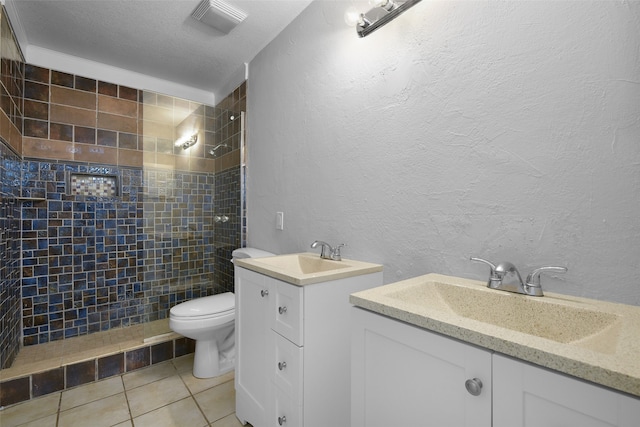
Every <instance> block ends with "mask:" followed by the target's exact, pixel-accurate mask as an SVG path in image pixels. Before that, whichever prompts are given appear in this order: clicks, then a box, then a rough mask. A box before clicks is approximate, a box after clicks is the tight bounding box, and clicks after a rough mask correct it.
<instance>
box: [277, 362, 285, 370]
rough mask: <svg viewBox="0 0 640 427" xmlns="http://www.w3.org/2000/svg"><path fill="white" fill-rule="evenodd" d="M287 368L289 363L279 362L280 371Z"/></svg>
mask: <svg viewBox="0 0 640 427" xmlns="http://www.w3.org/2000/svg"><path fill="white" fill-rule="evenodd" d="M286 367H287V362H278V369H280V370H281V371H282V370H283V369H284V368H286Z"/></svg>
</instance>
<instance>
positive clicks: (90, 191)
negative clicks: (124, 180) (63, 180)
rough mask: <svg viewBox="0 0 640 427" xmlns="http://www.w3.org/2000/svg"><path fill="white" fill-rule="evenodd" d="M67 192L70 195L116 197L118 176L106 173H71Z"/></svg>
mask: <svg viewBox="0 0 640 427" xmlns="http://www.w3.org/2000/svg"><path fill="white" fill-rule="evenodd" d="M68 193H70V194H71V195H72V196H90V197H116V196H117V195H118V178H117V177H116V176H108V175H106V176H105V175H85V174H76V173H72V174H71V177H70V181H69V190H68Z"/></svg>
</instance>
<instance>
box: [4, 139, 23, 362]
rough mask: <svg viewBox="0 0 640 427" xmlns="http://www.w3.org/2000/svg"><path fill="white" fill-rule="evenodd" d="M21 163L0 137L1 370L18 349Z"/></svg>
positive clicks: (19, 328) (19, 326) (11, 360)
mask: <svg viewBox="0 0 640 427" xmlns="http://www.w3.org/2000/svg"><path fill="white" fill-rule="evenodd" d="M20 163H21V162H20V159H19V157H18V156H17V155H16V154H15V153H14V152H13V151H11V150H10V149H9V148H8V146H7V145H5V143H4V142H3V141H1V140H0V304H1V307H0V369H2V368H5V367H7V366H10V365H11V363H12V362H13V360H14V359H15V357H16V355H17V354H18V350H19V349H20V332H21V325H20V210H19V207H20V205H19V203H20V202H19V200H18V196H19V195H20V194H19V191H20Z"/></svg>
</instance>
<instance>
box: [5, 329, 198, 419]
mask: <svg viewBox="0 0 640 427" xmlns="http://www.w3.org/2000/svg"><path fill="white" fill-rule="evenodd" d="M194 351H195V341H193V340H192V339H189V338H184V337H178V338H174V339H169V340H167V341H160V342H153V343H149V344H147V345H143V346H141V347H138V348H135V349H131V350H126V351H122V352H119V353H115V354H110V355H105V356H98V357H96V358H94V359H89V360H85V361H82V362H76V363H71V364H68V365H64V366H61V367H59V368H53V369H48V370H45V371H42V372H34V373H32V374H30V375H25V376H23V377H20V378H12V379H9V380H7V381H2V382H0V408H4V407H6V406H9V405H15V404H17V403H21V402H24V401H27V400H30V399H32V398H35V397H40V396H44V395H46V394H49V393H55V392H57V391H63V390H66V389H69V388H73V387H76V386H79V385H84V384H88V383H92V382H95V381H98V380H101V379H104V378H108V377H112V376H115V375H122V374H124V373H126V372H132V371H135V370H137V369H141V368H145V367H147V366H151V365H153V364H156V363H160V362H165V361H167V360H171V359H174V358H176V357H181V356H184V355H186V354H189V353H193V352H194Z"/></svg>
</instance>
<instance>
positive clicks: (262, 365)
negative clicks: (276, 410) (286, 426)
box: [235, 267, 275, 426]
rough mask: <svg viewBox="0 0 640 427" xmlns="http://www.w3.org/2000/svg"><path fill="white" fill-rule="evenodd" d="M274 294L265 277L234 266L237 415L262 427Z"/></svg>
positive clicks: (267, 384)
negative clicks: (271, 301)
mask: <svg viewBox="0 0 640 427" xmlns="http://www.w3.org/2000/svg"><path fill="white" fill-rule="evenodd" d="M274 293H275V292H274V290H273V289H271V284H270V282H269V281H267V280H266V278H265V276H263V275H260V274H257V273H254V272H252V271H249V270H246V269H244V268H240V267H236V269H235V294H236V348H237V351H236V374H235V384H236V415H237V417H238V419H240V420H241V421H242V422H243V423H245V422H249V423H251V424H252V425H254V426H263V425H265V421H266V414H265V409H266V406H267V398H268V393H267V392H268V386H269V379H268V373H269V367H268V358H267V356H266V355H267V351H268V349H269V348H270V347H271V345H270V344H271V343H272V341H273V337H272V335H273V333H272V332H271V329H270V323H269V322H270V313H271V310H270V306H271V304H270V300H271V299H273V298H274V296H273V294H274Z"/></svg>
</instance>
